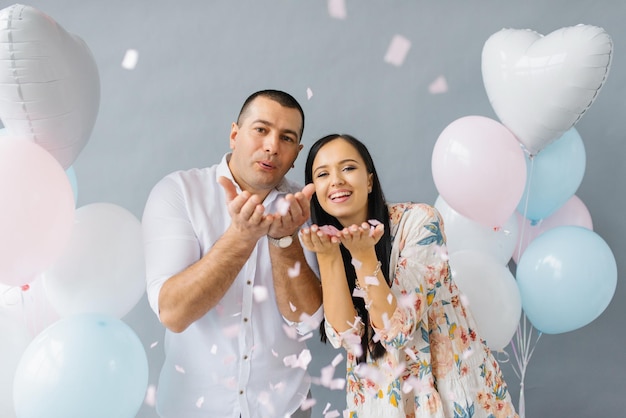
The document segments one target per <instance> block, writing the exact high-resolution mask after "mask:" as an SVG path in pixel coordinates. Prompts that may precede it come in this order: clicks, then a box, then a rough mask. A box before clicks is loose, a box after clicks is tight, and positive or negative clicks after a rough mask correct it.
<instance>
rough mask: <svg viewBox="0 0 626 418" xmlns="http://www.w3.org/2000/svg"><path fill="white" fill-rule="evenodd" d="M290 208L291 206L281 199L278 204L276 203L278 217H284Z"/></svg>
mask: <svg viewBox="0 0 626 418" xmlns="http://www.w3.org/2000/svg"><path fill="white" fill-rule="evenodd" d="M290 206H291V204H290V203H289V202H288V201H287V200H286V199H283V198H281V199H279V200H278V202H276V210H277V211H278V214H279V215H280V216H285V215H286V214H287V213H288V212H289V207H290Z"/></svg>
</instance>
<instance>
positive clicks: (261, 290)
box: [252, 286, 267, 302]
mask: <svg viewBox="0 0 626 418" xmlns="http://www.w3.org/2000/svg"><path fill="white" fill-rule="evenodd" d="M252 295H253V296H254V300H255V301H256V302H263V301H265V300H267V288H266V287H265V286H254V288H253V289H252Z"/></svg>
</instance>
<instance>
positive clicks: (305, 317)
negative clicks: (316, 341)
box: [300, 312, 320, 329]
mask: <svg viewBox="0 0 626 418" xmlns="http://www.w3.org/2000/svg"><path fill="white" fill-rule="evenodd" d="M300 322H304V323H305V324H307V325H308V326H310V327H311V328H312V329H316V328H317V327H319V325H320V321H319V320H317V319H315V318H314V317H312V316H311V315H309V314H307V313H305V312H302V314H300Z"/></svg>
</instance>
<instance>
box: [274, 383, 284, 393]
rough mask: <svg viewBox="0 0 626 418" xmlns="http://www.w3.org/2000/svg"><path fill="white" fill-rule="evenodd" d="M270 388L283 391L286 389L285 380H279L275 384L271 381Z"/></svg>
mask: <svg viewBox="0 0 626 418" xmlns="http://www.w3.org/2000/svg"><path fill="white" fill-rule="evenodd" d="M270 389H272V391H274V392H282V391H283V390H284V389H285V382H278V383H276V384H275V385H274V384H272V383H271V382H270Z"/></svg>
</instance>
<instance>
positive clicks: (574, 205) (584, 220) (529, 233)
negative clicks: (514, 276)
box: [513, 195, 593, 263]
mask: <svg viewBox="0 0 626 418" xmlns="http://www.w3.org/2000/svg"><path fill="white" fill-rule="evenodd" d="M515 216H516V217H517V222H518V225H519V228H518V229H519V239H518V242H517V246H516V247H515V251H513V260H514V261H515V262H516V263H517V262H518V260H519V258H520V257H521V256H522V254H524V251H525V250H526V247H527V246H528V244H530V243H531V242H532V241H533V240H534V239H535V238H537V237H538V236H539V235H541V234H542V233H544V232H546V231H548V230H550V229H552V228H556V227H557V226H568V225H571V226H582V227H583V228H587V229H590V230H592V231H593V222H592V220H591V214H590V213H589V210H588V209H587V206H585V204H584V203H583V201H582V200H580V198H579V197H578V196H576V195H574V196H572V197H570V198H569V200H568V201H567V202H565V204H563V206H561V207H560V208H559V209H558V210H557V211H556V212H554V213H553V214H552V215H550V216H548V217H547V218H545V219H543V220H541V221H540V222H538V223H537V224H535V225H533V222H532V221H531V220H529V219H526V218H525V217H524V216H523V215H522V214H521V213H519V212H515Z"/></svg>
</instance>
